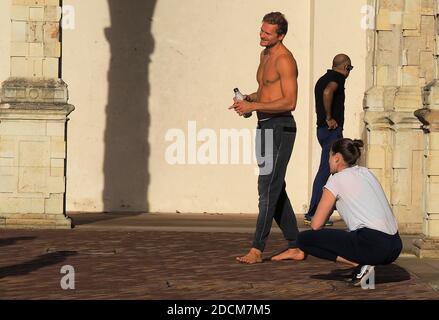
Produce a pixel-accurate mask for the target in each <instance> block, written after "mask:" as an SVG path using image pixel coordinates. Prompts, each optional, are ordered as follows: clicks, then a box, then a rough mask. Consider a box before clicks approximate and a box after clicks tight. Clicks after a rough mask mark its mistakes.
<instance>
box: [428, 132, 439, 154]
mask: <svg viewBox="0 0 439 320" xmlns="http://www.w3.org/2000/svg"><path fill="white" fill-rule="evenodd" d="M429 138H430V143H429V144H430V150H431V151H439V133H438V132H431V133H430V135H429Z"/></svg>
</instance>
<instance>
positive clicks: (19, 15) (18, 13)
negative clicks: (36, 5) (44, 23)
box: [11, 5, 29, 21]
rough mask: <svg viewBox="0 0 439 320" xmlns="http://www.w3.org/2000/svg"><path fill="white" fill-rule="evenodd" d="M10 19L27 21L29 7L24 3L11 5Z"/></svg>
mask: <svg viewBox="0 0 439 320" xmlns="http://www.w3.org/2000/svg"><path fill="white" fill-rule="evenodd" d="M11 19H12V20H13V21H27V20H28V19H29V7H28V6H24V5H12V6H11Z"/></svg>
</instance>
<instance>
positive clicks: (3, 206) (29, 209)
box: [0, 197, 44, 218]
mask: <svg viewBox="0 0 439 320" xmlns="http://www.w3.org/2000/svg"><path fill="white" fill-rule="evenodd" d="M0 213H7V214H13V213H22V214H27V213H28V214H40V213H44V199H43V198H41V199H29V198H13V197H11V198H4V199H2V201H0ZM18 218H23V217H18Z"/></svg>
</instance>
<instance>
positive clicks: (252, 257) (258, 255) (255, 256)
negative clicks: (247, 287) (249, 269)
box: [236, 248, 262, 264]
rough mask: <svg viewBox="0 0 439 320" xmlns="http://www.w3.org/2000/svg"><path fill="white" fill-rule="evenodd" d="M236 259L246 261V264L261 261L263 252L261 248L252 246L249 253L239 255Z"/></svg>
mask: <svg viewBox="0 0 439 320" xmlns="http://www.w3.org/2000/svg"><path fill="white" fill-rule="evenodd" d="M236 260H238V261H239V262H241V263H244V264H255V263H261V262H262V252H261V250H258V249H256V248H251V249H250V251H249V253H247V254H246V255H245V256H243V257H237V258H236Z"/></svg>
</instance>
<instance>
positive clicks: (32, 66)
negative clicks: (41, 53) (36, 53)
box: [27, 57, 43, 78]
mask: <svg viewBox="0 0 439 320" xmlns="http://www.w3.org/2000/svg"><path fill="white" fill-rule="evenodd" d="M27 76H28V77H37V78H41V77H43V59H42V58H31V57H30V58H29V59H28V70H27Z"/></svg>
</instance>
